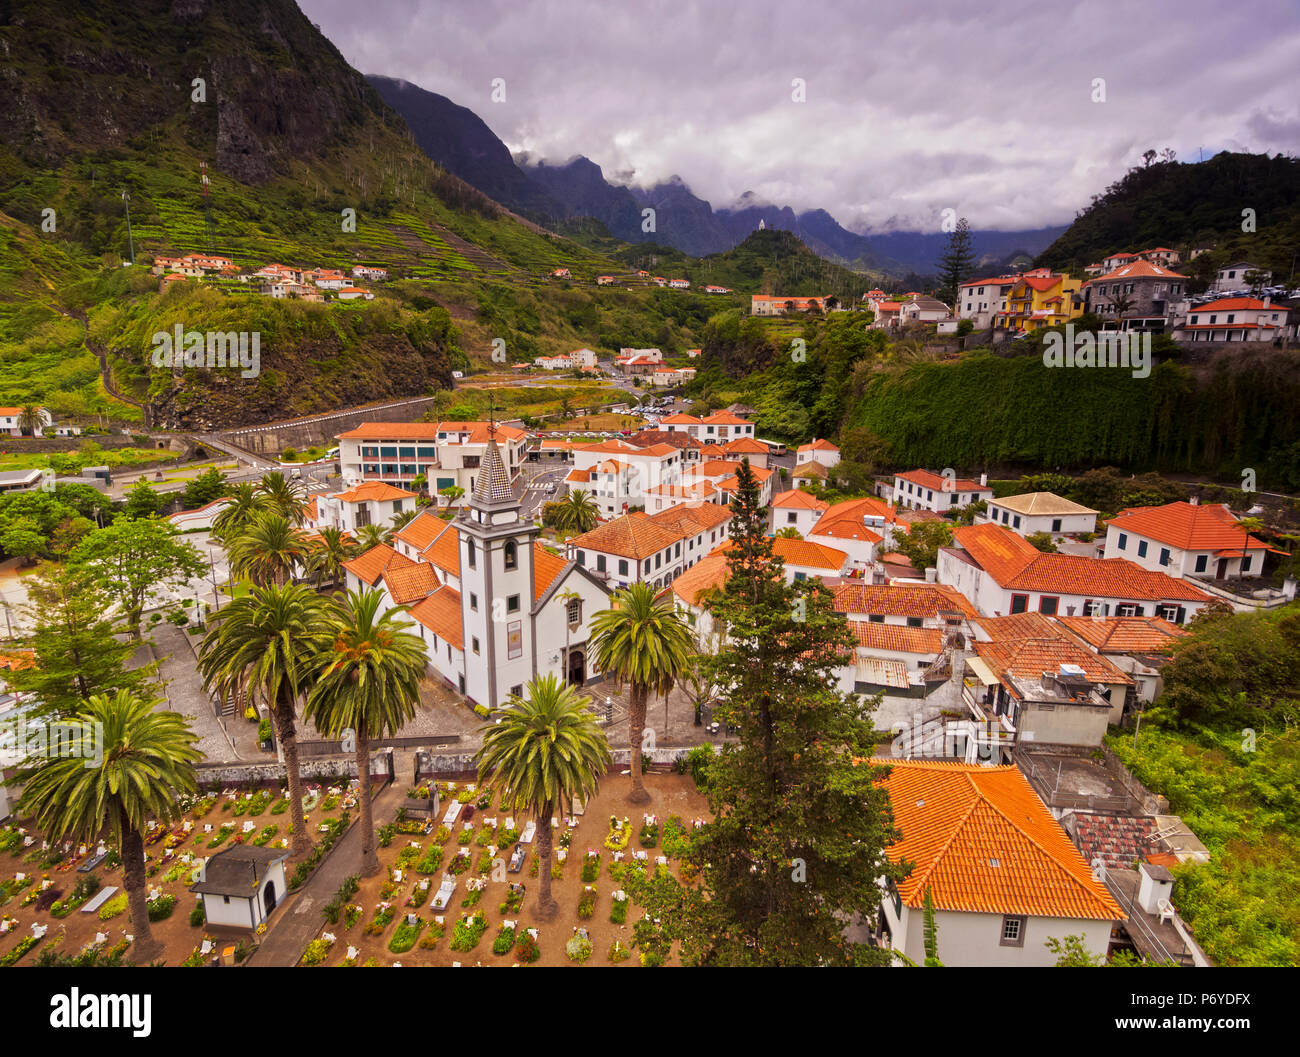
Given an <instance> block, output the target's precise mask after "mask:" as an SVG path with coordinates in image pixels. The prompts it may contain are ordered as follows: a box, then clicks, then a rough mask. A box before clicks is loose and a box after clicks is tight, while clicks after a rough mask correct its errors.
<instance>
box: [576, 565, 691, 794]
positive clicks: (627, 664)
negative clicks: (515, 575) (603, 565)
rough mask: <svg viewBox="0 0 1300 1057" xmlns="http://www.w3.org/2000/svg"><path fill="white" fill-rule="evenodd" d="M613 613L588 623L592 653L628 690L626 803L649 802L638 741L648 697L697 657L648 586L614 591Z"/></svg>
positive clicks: (682, 628)
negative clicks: (629, 764) (629, 779)
mask: <svg viewBox="0 0 1300 1057" xmlns="http://www.w3.org/2000/svg"><path fill="white" fill-rule="evenodd" d="M610 604H611V608H609V609H605V610H601V611H600V612H599V613H597V614H596V615H595V616H593V617H592V619H591V630H592V633H593V634H592V640H591V648H592V651H593V652H594V654H595V657H596V664H597V666H598V667H599V668H600V670H601V671H602V672H604V673H605V675H606V676H607V677H609V678H612V679H617V680H618V681H619V682H620V683H622V682H627V683H630V684H631V688H630V692H631V696H630V700H629V704H628V711H629V712H630V714H631V725H632V729H631V733H630V739H631V746H632V791H631V792H630V793H629V794H628V798H627V799H628V803H630V804H644V803H645V802H646V801H648V800H649V799H650V794H649V793H647V792H646V791H645V785H644V784H643V783H642V780H641V738H642V735H643V732H644V730H645V712H646V704H647V702H648V701H649V698H650V694H651V692H652V691H654V692H656V693H660V694H664V695H667V694H668V692H669V691H670V690H672V688H673V684H674V683H675V682H677V681H678V680H679V679H681V678H682V676H684V675H685V674H686V672H687V671H688V670H689V669H690V665H691V658H692V655H693V654H694V653H695V643H694V641H693V639H692V636H691V629H690V627H689V626H688V625H687V624H686V622H685V621H684V620H682V618H681V616H680V615H678V613H677V610H676V609H675V608H674V607H673V605H672V603H671V602H670V601H668V599H667V597H666V596H665V597H662V598H661V597H656V593H655V589H654V588H653V587H651V586H650V585H649V584H647V583H635V584H632V585H631V586H630V587H627V588H625V589H624V590H622V591H616V592H615V593H614V596H613V597H612V598H611V599H610Z"/></svg>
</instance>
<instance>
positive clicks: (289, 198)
mask: <svg viewBox="0 0 1300 1057" xmlns="http://www.w3.org/2000/svg"><path fill="white" fill-rule="evenodd" d="M0 53H2V54H3V55H4V56H5V62H4V64H3V65H0V91H3V95H4V98H5V100H6V106H5V107H4V108H2V109H0V277H3V278H4V279H5V282H4V283H3V284H0V402H4V403H21V402H24V401H28V400H30V401H36V402H40V403H43V404H44V405H45V406H47V407H49V408H51V410H52V411H53V412H54V413H55V414H56V415H85V414H87V413H90V412H92V411H93V410H94V409H95V408H96V407H97V406H100V405H107V406H106V410H107V413H108V414H109V415H110V417H115V418H119V419H122V420H131V419H136V420H139V419H144V421H146V422H147V423H151V424H156V425H160V426H164V427H169V428H193V429H206V428H209V427H212V426H220V425H226V424H231V423H237V422H238V423H246V422H249V421H256V420H259V419H263V420H264V419H271V418H283V417H287V416H290V415H297V414H308V413H312V412H315V411H319V410H323V409H328V408H336V407H339V406H346V405H350V404H359V403H365V402H369V401H375V400H381V399H388V398H392V397H398V396H417V395H424V394H426V393H428V392H431V391H436V390H438V389H441V388H448V387H449V386H450V383H451V371H452V369H453V367H456V366H464V365H465V363H466V353H465V352H464V351H463V350H462V348H461V347H460V344H459V343H460V341H461V340H463V339H462V337H461V335H462V334H463V333H466V332H468V333H470V334H471V335H472V336H473V337H475V338H476V339H477V338H479V337H480V336H479V335H478V333H477V331H474V330H473V327H474V312H475V307H476V306H477V305H479V304H480V303H481V302H482V299H483V297H484V296H485V295H486V294H487V292H489V291H490V290H491V288H492V287H493V285H494V284H499V283H507V284H528V283H534V284H535V283H538V282H540V277H541V276H542V275H544V274H548V273H549V272H550V271H551V270H553V269H554V268H556V267H561V266H563V267H570V268H573V269H577V270H580V271H581V272H583V273H593V272H597V271H605V270H608V269H609V268H610V267H611V265H612V262H611V261H610V260H609V258H608V257H607V256H604V255H602V254H597V253H593V252H592V251H590V250H588V249H586V248H584V247H582V246H579V245H578V244H576V243H573V242H570V241H567V240H564V239H559V238H556V237H555V236H554V235H552V234H550V233H548V232H545V231H542V230H541V229H539V228H538V227H537V226H536V225H532V224H528V223H525V222H522V221H520V220H518V219H517V218H515V217H513V216H511V215H509V214H507V213H506V212H505V211H504V210H503V209H502V208H501V206H499V205H498V204H497V203H496V202H494V201H492V200H491V199H490V198H488V197H487V196H485V195H484V194H483V193H482V192H481V191H479V190H477V189H476V188H474V187H473V186H472V185H470V184H469V183H467V182H466V181H464V180H462V179H460V178H459V177H457V176H455V175H454V174H453V173H451V172H449V171H447V170H446V169H444V168H442V167H440V166H438V165H436V164H435V163H434V162H432V161H430V159H429V158H428V157H427V156H426V155H425V154H424V153H422V152H421V151H420V150H419V149H418V148H417V147H416V146H415V144H414V143H412V142H411V133H410V131H409V130H408V129H407V127H406V125H405V123H404V122H403V120H402V119H401V117H399V116H398V115H397V114H396V113H394V112H393V111H392V110H391V109H390V108H389V107H388V106H387V105H386V104H385V103H384V101H383V100H382V98H381V97H380V96H379V95H378V93H377V92H376V91H375V89H374V88H372V87H371V85H370V84H368V83H367V82H366V80H365V78H363V77H362V76H361V74H359V73H358V72H357V71H355V70H353V69H352V68H351V67H349V66H348V64H347V63H346V62H345V61H344V60H343V58H342V56H341V55H340V54H339V52H338V51H337V49H335V48H334V46H333V45H332V44H330V42H329V41H328V40H326V39H325V38H324V37H323V36H322V35H321V34H320V32H319V31H318V30H317V29H316V28H315V27H314V26H313V25H312V24H311V23H310V22H309V21H308V20H307V18H306V17H305V16H304V15H303V14H302V13H301V11H299V9H298V8H297V6H296V5H295V4H294V3H293V2H292V0H222V2H220V3H217V2H215V0H139V2H135V3H131V4H126V5H115V6H114V5H103V4H99V3H95V2H92V0H64V2H61V3H59V4H57V5H56V4H50V3H37V2H24V0H8V2H4V3H0ZM203 164H206V166H207V170H206V171H207V176H208V178H209V182H208V184H207V185H203V184H201V183H200V166H201V165H203ZM127 196H129V200H128V198H127ZM128 209H129V217H128V214H127V210H128ZM193 252H198V253H202V252H212V253H216V254H219V255H222V256H225V257H228V258H230V259H231V260H232V261H233V262H234V263H235V264H236V265H237V266H240V267H243V268H249V267H256V266H260V265H262V264H266V263H269V262H279V263H283V264H290V265H299V266H307V267H329V268H338V269H347V268H351V267H352V265H354V264H356V263H359V262H365V263H373V264H379V265H383V266H385V267H387V268H388V269H389V271H390V277H391V281H390V282H389V283H387V284H385V286H384V287H383V288H381V289H380V290H379V295H380V296H378V297H376V299H375V300H374V301H371V302H352V303H347V304H337V305H335V304H310V303H306V302H301V301H290V300H277V299H273V298H270V297H264V296H261V295H259V294H258V293H257V292H256V289H255V288H253V287H251V286H249V285H247V284H244V283H240V282H238V281H237V280H236V279H234V278H222V277H216V276H208V277H207V278H205V279H204V280H203V281H202V282H198V281H186V282H184V283H175V284H172V286H173V288H171V289H169V290H167V291H166V292H165V293H164V292H162V291H160V289H159V286H160V282H159V279H158V278H157V277H156V276H153V275H151V274H150V273H149V270H148V264H149V263H151V261H152V259H153V257H154V256H156V255H162V254H167V255H169V256H174V255H180V254H184V253H193ZM131 256H134V259H135V262H136V266H135V267H128V268H124V267H122V266H121V265H122V264H124V263H126V264H130V263H131V261H130V260H129V258H130V257H131ZM447 306H450V307H451V308H453V309H454V310H455V311H456V313H457V317H458V319H461V320H463V321H465V322H463V323H462V324H461V325H460V326H453V325H452V323H451V313H450V312H449V310H448V307H447ZM555 311H558V310H557V309H554V306H549V305H545V306H542V307H541V308H540V309H538V310H534V311H533V312H532V316H533V318H536V317H537V316H538V315H541V314H543V313H545V312H551V313H552V315H553V314H554V312H555ZM178 323H180V324H183V325H184V326H185V328H186V329H187V330H194V331H199V332H204V331H214V332H221V333H223V334H224V333H228V332H230V331H237V332H252V333H258V334H260V336H261V339H262V344H261V364H260V371H259V372H258V373H257V374H256V376H250V377H247V378H246V377H243V376H241V374H240V373H239V372H237V371H230V370H229V369H226V370H220V369H208V368H206V367H205V368H199V367H195V368H193V369H189V368H186V369H179V368H178V369H176V370H175V371H173V370H171V369H158V368H156V367H155V366H154V365H153V363H152V357H151V353H152V351H153V348H152V344H151V336H152V335H153V334H154V333H156V332H159V331H162V332H168V331H170V330H171V328H172V326H173V325H174V324H178ZM507 323H509V321H507ZM525 325H529V326H534V327H535V326H536V323H532V322H526V321H525V322H521V323H520V325H519V326H520V329H522V328H523V327H524V326H525ZM501 332H502V333H504V334H506V335H507V336H510V337H513V335H514V333H515V330H514V329H512V328H511V327H510V326H507V325H503V327H502V331H501ZM560 333H562V334H563V335H564V338H563V339H561V340H568V339H569V335H570V332H568V331H561V332H560ZM481 340H485V339H481Z"/></svg>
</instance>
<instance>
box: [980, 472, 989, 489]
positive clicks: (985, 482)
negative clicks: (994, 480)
mask: <svg viewBox="0 0 1300 1057" xmlns="http://www.w3.org/2000/svg"><path fill="white" fill-rule="evenodd" d="M988 486H989V475H988V474H986V473H982V474H980V487H981V488H987V487H988Z"/></svg>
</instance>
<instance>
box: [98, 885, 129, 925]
mask: <svg viewBox="0 0 1300 1057" xmlns="http://www.w3.org/2000/svg"><path fill="white" fill-rule="evenodd" d="M124 913H126V893H125V892H121V893H119V894H118V895H115V896H114V897H113V898H112V899H110V900H109V901H108V902H107V903H105V904H104V905H103V906H102V907H100V908H99V920H100V921H111V920H112V919H113V918H115V917H117V916H118V914H124Z"/></svg>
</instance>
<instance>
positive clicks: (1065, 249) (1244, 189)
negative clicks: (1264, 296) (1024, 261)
mask: <svg viewBox="0 0 1300 1057" xmlns="http://www.w3.org/2000/svg"><path fill="white" fill-rule="evenodd" d="M1245 209H1250V210H1253V211H1254V215H1253V218H1251V217H1247V216H1243V210H1245ZM1252 219H1253V224H1254V230H1253V231H1244V230H1243V225H1246V226H1249V223H1248V222H1249V221H1251V220H1252ZM1210 245H1213V247H1214V249H1213V251H1212V252H1210V253H1208V254H1205V255H1203V256H1202V257H1198V258H1197V260H1196V261H1195V262H1188V261H1187V253H1186V251H1187V250H1188V249H1190V248H1192V247H1196V246H1210ZM1154 246H1168V247H1170V248H1172V249H1178V250H1181V251H1183V254H1184V263H1185V264H1186V265H1187V267H1186V268H1184V270H1185V271H1189V272H1190V274H1192V275H1193V276H1197V277H1200V278H1202V279H1204V278H1206V277H1209V278H1213V274H1214V270H1215V269H1217V268H1218V267H1220V266H1222V265H1224V264H1229V263H1234V262H1236V261H1240V260H1248V261H1250V262H1251V263H1253V264H1256V265H1259V266H1260V267H1262V268H1266V269H1268V270H1270V271H1272V272H1273V274H1274V276H1276V277H1277V278H1278V279H1280V280H1281V281H1287V280H1288V278H1289V277H1290V276H1292V275H1293V269H1294V267H1295V255H1296V253H1297V251H1300V159H1296V158H1288V157H1284V156H1283V155H1280V154H1279V155H1277V156H1276V157H1273V158H1270V157H1269V156H1268V155H1266V154H1229V153H1226V152H1225V153H1222V154H1216V155H1215V156H1214V157H1213V158H1211V159H1210V160H1209V161H1206V162H1202V163H1200V164H1188V163H1184V162H1177V161H1165V162H1154V163H1153V164H1151V165H1149V166H1145V167H1141V168H1136V169H1131V170H1129V172H1128V173H1126V174H1125V175H1124V176H1123V177H1122V178H1121V179H1119V180H1117V181H1116V182H1115V183H1113V184H1111V186H1109V187H1108V188H1106V190H1105V191H1103V192H1102V193H1101V194H1099V195H1096V196H1094V198H1093V201H1092V203H1091V204H1090V205H1089V206H1088V207H1087V208H1086V209H1084V210H1083V211H1081V212H1080V214H1079V215H1078V217H1077V218H1076V219H1075V221H1074V223H1073V224H1071V225H1070V227H1069V229H1068V230H1066V231H1065V233H1064V234H1062V235H1061V237H1060V238H1058V239H1057V240H1056V241H1055V242H1054V243H1052V245H1051V246H1049V247H1048V248H1047V249H1046V250H1044V251H1043V252H1042V253H1041V254H1039V256H1038V259H1037V260H1036V261H1035V262H1034V263H1035V265H1036V266H1038V267H1051V268H1056V269H1059V270H1068V271H1070V272H1072V273H1073V274H1075V275H1082V274H1083V268H1084V267H1085V266H1087V265H1088V264H1090V263H1092V262H1094V261H1099V260H1101V258H1103V257H1105V256H1107V255H1108V254H1111V253H1117V252H1121V251H1124V250H1127V251H1130V252H1136V251H1139V250H1144V249H1150V248H1151V247H1154Z"/></svg>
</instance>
